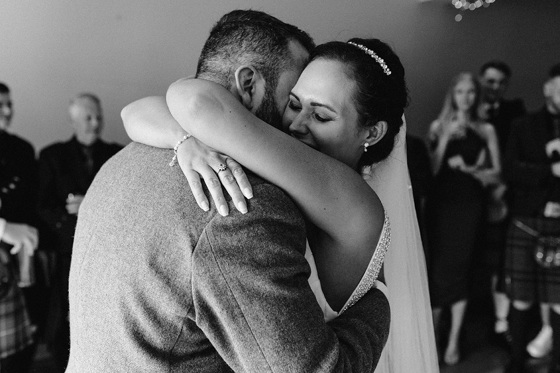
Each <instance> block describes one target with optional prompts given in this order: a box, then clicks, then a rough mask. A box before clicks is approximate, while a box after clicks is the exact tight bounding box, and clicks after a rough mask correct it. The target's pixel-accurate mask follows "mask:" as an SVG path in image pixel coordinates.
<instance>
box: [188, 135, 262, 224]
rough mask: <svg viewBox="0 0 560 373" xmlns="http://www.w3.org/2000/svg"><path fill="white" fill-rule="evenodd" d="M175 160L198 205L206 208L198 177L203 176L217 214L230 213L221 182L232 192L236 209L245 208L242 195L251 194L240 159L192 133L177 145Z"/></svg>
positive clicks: (206, 204)
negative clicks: (213, 146) (207, 144)
mask: <svg viewBox="0 0 560 373" xmlns="http://www.w3.org/2000/svg"><path fill="white" fill-rule="evenodd" d="M177 161H178V163H179V166H180V167H181V170H182V171H183V173H184V174H185V177H186V178H187V181H188V183H189V186H190V188H191V191H192V193H193V195H194V198H195V199H196V202H197V203H198V205H199V206H200V208H201V209H203V210H204V211H208V209H209V204H208V198H206V194H204V191H203V189H202V183H201V180H200V177H201V176H202V179H204V183H205V184H206V187H207V188H208V190H209V191H210V194H211V195H212V199H213V200H214V203H215V204H216V206H217V207H218V212H219V213H220V215H222V216H226V215H228V213H229V210H228V204H227V202H226V199H225V197H224V193H223V192H222V185H223V186H224V188H225V189H226V191H227V192H228V194H229V195H230V196H231V198H232V200H233V202H234V204H235V207H236V208H237V210H239V211H240V212H241V213H243V214H244V213H246V212H247V203H246V202H245V198H247V199H250V198H252V197H253V189H252V188H251V184H250V183H249V180H248V179H247V175H245V172H244V171H243V168H242V167H241V165H240V164H239V163H237V162H236V161H234V160H233V159H231V158H229V157H227V156H226V155H224V154H221V153H218V152H217V151H216V150H214V149H212V148H210V147H208V146H206V145H205V144H203V143H202V142H200V141H198V140H197V139H195V138H194V137H191V138H190V139H188V140H187V141H184V142H183V143H182V144H181V145H180V146H179V148H178V149H177Z"/></svg>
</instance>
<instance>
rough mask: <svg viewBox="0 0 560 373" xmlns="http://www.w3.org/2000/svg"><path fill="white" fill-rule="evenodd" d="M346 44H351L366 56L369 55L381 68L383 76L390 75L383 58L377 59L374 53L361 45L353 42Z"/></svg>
mask: <svg viewBox="0 0 560 373" xmlns="http://www.w3.org/2000/svg"><path fill="white" fill-rule="evenodd" d="M348 44H352V45H353V46H355V47H357V48H360V49H361V50H363V51H364V52H366V54H367V55H369V56H370V57H371V58H373V59H374V60H375V62H377V63H378V64H379V65H380V66H381V68H382V69H383V72H384V73H385V75H391V70H390V69H389V67H388V66H387V64H386V63H385V60H384V59H383V58H381V57H379V56H378V55H377V54H376V53H375V52H374V51H372V50H371V49H369V48H368V47H365V46H363V45H361V44H358V43H354V42H353V41H349V42H348Z"/></svg>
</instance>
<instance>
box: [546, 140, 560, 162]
mask: <svg viewBox="0 0 560 373" xmlns="http://www.w3.org/2000/svg"><path fill="white" fill-rule="evenodd" d="M545 150H546V155H547V156H548V157H549V158H552V154H553V153H554V152H556V153H558V154H560V139H558V138H556V139H554V140H550V141H549V142H547V143H546V148H545Z"/></svg>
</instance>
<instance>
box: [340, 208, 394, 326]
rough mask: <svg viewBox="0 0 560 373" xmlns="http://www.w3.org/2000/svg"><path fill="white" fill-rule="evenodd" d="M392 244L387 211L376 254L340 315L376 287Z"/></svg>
mask: <svg viewBox="0 0 560 373" xmlns="http://www.w3.org/2000/svg"><path fill="white" fill-rule="evenodd" d="M390 243H391V224H390V223H389V216H387V211H385V220H384V221H383V229H382V230H381V237H380V238H379V242H378V243H377V247H376V248H375V252H374V253H373V256H372V257H371V260H370V262H369V264H368V267H367V268H366V272H365V273H364V276H363V277H362V279H361V281H360V283H359V284H358V287H356V289H354V292H353V293H352V295H351V296H350V298H349V299H348V301H347V302H346V304H345V305H344V307H343V308H342V309H341V310H340V312H339V313H338V314H339V315H340V314H342V313H343V312H344V311H346V310H347V309H348V308H350V307H352V306H353V305H354V304H356V302H357V301H358V300H359V299H360V298H361V297H363V296H364V295H365V294H366V293H367V292H368V291H369V289H371V288H372V287H373V286H374V285H375V281H376V280H377V276H379V271H380V270H381V266H382V265H383V260H384V259H385V254H386V253H387V250H388V249H389V245H390Z"/></svg>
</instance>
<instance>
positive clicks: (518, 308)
mask: <svg viewBox="0 0 560 373" xmlns="http://www.w3.org/2000/svg"><path fill="white" fill-rule="evenodd" d="M543 93H544V99H545V104H544V107H543V108H542V109H541V110H539V111H537V112H533V113H530V114H528V115H527V116H525V117H523V118H521V119H519V120H516V121H515V122H514V123H513V126H512V130H511V135H510V138H509V140H508V145H507V149H506V154H505V162H504V177H505V178H506V181H507V182H508V185H509V186H510V188H511V191H512V194H513V202H512V206H511V215H512V222H511V224H510V227H509V230H508V238H507V248H506V262H505V273H506V284H508V286H507V291H508V295H509V297H510V299H512V301H513V307H512V308H511V310H510V332H511V336H512V361H511V364H510V367H509V372H525V371H526V370H525V369H524V364H525V348H526V345H527V342H528V341H527V339H528V338H527V337H528V335H527V329H528V324H529V319H530V317H531V314H530V310H529V308H530V307H531V306H532V305H533V304H535V303H541V304H549V305H550V307H551V309H550V326H551V328H552V334H553V346H552V357H551V361H550V367H549V370H548V372H549V373H557V372H560V338H554V336H557V335H560V288H559V284H560V263H558V262H555V261H554V257H553V256H550V255H546V252H545V255H543V254H541V255H536V251H535V247H536V245H537V242H538V241H537V240H538V238H539V237H544V236H552V237H556V239H558V237H560V64H557V65H554V66H553V67H552V68H551V69H550V71H549V76H548V79H547V80H546V81H545V83H544V87H543ZM556 252H558V249H557V248H556ZM557 255H558V254H557Z"/></svg>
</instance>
